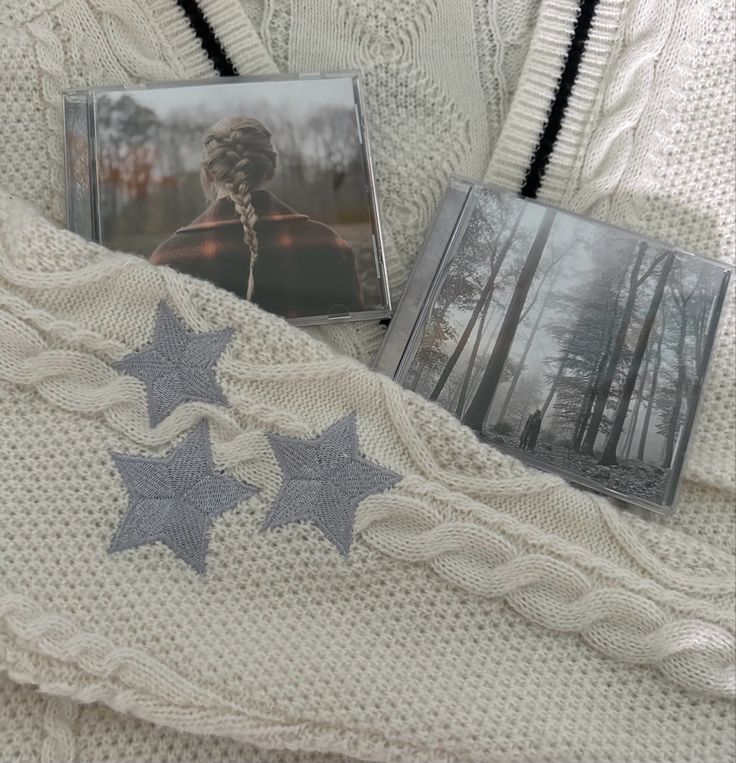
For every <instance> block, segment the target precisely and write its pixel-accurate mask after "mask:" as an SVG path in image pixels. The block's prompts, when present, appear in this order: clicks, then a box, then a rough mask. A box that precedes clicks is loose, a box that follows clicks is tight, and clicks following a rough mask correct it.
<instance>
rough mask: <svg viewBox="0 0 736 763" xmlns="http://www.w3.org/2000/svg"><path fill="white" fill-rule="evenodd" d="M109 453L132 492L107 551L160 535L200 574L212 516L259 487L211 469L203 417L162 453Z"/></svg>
mask: <svg viewBox="0 0 736 763" xmlns="http://www.w3.org/2000/svg"><path fill="white" fill-rule="evenodd" d="M110 455H111V456H112V458H113V460H114V461H115V466H117V468H118V471H119V472H120V475H121V476H122V478H123V483H124V484H125V487H126V488H127V490H128V494H129V496H130V503H129V506H128V511H127V512H126V514H125V516H124V517H123V518H122V520H121V522H120V525H119V526H118V529H117V532H116V533H115V537H114V538H113V540H112V543H111V545H110V551H111V552H112V551H124V550H126V549H131V548H137V547H138V546H142V545H145V544H147V543H156V542H157V541H160V542H161V543H165V544H166V545H167V546H168V547H169V548H170V549H171V550H172V551H173V552H174V553H175V554H176V555H177V556H178V557H179V558H180V559H183V560H184V561H185V562H186V563H187V564H188V565H190V566H191V567H193V568H194V569H195V570H196V571H197V572H199V573H201V574H204V572H205V569H206V561H205V559H206V556H207V548H208V545H209V537H208V533H209V529H210V525H211V524H212V520H213V519H215V518H216V517H219V516H220V515H221V514H224V513H225V512H226V511H228V510H229V509H232V508H234V507H235V506H236V505H237V504H238V503H240V502H241V501H244V500H246V499H247V498H250V497H251V496H253V495H254V494H255V493H257V492H258V489H257V488H255V487H253V486H252V485H247V484H245V483H244V482H240V481H239V480H236V479H235V478H233V477H229V476H227V475H226V474H221V473H220V472H218V471H216V470H215V465H214V463H213V461H212V452H211V449H210V440H209V431H208V427H207V424H206V423H205V422H202V423H200V424H199V425H198V426H197V428H196V429H194V430H193V431H192V432H191V433H190V434H189V435H187V437H186V438H185V439H184V440H182V442H181V443H179V445H177V446H176V447H175V448H174V449H173V450H172V451H171V453H169V455H168V456H165V457H164V458H146V457H144V456H128V455H124V454H121V453H111V454H110Z"/></svg>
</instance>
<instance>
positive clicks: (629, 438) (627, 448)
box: [624, 345, 654, 458]
mask: <svg viewBox="0 0 736 763" xmlns="http://www.w3.org/2000/svg"><path fill="white" fill-rule="evenodd" d="M653 353H654V346H653V345H650V346H649V349H648V350H647V354H646V359H645V360H644V369H643V370H642V372H641V376H640V378H639V388H638V390H637V391H636V405H634V412H633V413H632V415H631V424H630V425H629V428H628V431H627V432H626V442H625V444H624V452H625V453H626V458H630V457H631V449H632V447H633V446H634V435H635V433H636V425H637V423H638V422H639V410H640V409H641V401H642V398H643V397H644V387H645V386H646V383H647V376H648V375H649V365H650V363H651V361H652V354H653Z"/></svg>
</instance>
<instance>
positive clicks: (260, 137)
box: [200, 116, 276, 299]
mask: <svg viewBox="0 0 736 763" xmlns="http://www.w3.org/2000/svg"><path fill="white" fill-rule="evenodd" d="M275 169H276V152H275V151H274V148H273V143H272V142H271V133H270V132H269V131H268V130H267V129H266V128H265V127H264V126H263V125H262V124H261V123H260V122H259V121H258V120H257V119H252V118H251V117H242V116H232V117H225V118H224V119H221V120H220V121H219V122H217V123H215V124H213V125H212V127H210V128H208V129H207V130H206V131H205V133H204V135H203V136H202V166H201V171H200V179H201V181H202V188H203V189H204V191H205V194H206V195H207V198H208V199H209V200H210V201H215V200H216V199H218V198H222V197H226V198H229V199H230V200H231V201H232V202H233V204H234V205H235V211H236V212H237V213H238V216H239V217H240V222H241V223H242V225H243V239H244V240H245V245H246V246H247V247H248V250H249V251H250V270H249V273H248V287H247V290H246V298H247V299H252V298H253V293H254V291H255V281H254V277H253V268H254V266H255V263H256V260H257V259H258V237H257V236H256V230H255V225H256V223H257V222H258V218H257V217H256V211H255V209H254V208H253V203H252V200H251V193H252V192H253V191H256V190H258V189H259V188H260V187H261V186H263V185H264V183H267V182H268V181H269V180H270V179H271V178H272V177H273V174H274V171H275Z"/></svg>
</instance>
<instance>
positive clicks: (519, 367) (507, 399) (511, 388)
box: [497, 291, 552, 421]
mask: <svg viewBox="0 0 736 763" xmlns="http://www.w3.org/2000/svg"><path fill="white" fill-rule="evenodd" d="M551 293H552V292H551V291H548V292H547V296H546V297H545V298H544V302H542V305H541V307H540V308H539V312H538V313H537V317H536V320H535V321H534V325H533V326H532V330H531V331H530V332H529V337H528V339H527V340H526V344H525V345H524V352H522V353H521V357H520V358H519V363H518V364H517V366H516V369H515V370H514V375H513V376H512V378H511V384H509V388H508V390H507V391H506V396H505V397H504V399H503V405H502V406H501V413H499V414H498V419H497V421H503V420H504V417H505V416H506V411H507V410H508V407H509V404H510V403H511V398H512V397H513V395H514V390H515V389H516V385H517V384H518V383H519V379H520V378H521V374H522V372H523V370H524V364H525V363H526V359H527V356H528V355H529V350H531V348H532V345H533V344H534V338H535V336H536V334H537V330H538V329H539V324H540V323H541V322H542V315H544V311H545V309H546V308H547V303H548V302H549V297H550V294H551Z"/></svg>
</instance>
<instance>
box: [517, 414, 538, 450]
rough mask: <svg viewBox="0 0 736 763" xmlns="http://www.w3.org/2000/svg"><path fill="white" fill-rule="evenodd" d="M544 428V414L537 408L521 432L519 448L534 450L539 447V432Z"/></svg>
mask: <svg viewBox="0 0 736 763" xmlns="http://www.w3.org/2000/svg"><path fill="white" fill-rule="evenodd" d="M541 428H542V412H541V411H540V410H539V408H537V410H536V411H534V413H531V414H529V417H528V418H527V420H526V424H524V429H523V430H522V432H521V440H519V447H520V448H523V449H524V450H534V448H536V446H537V437H539V430H540V429H541Z"/></svg>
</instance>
